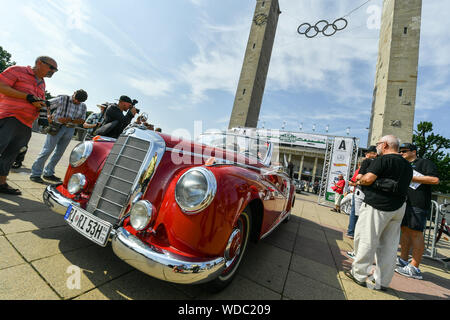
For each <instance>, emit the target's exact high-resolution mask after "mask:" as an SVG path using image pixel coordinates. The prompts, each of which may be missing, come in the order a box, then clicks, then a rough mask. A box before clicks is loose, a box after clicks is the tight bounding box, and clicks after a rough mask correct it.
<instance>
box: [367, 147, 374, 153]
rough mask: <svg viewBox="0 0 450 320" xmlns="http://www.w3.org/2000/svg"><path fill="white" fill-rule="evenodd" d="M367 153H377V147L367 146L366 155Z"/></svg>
mask: <svg viewBox="0 0 450 320" xmlns="http://www.w3.org/2000/svg"><path fill="white" fill-rule="evenodd" d="M368 152H377V147H376V146H369V147H368V148H367V151H366V153H368Z"/></svg>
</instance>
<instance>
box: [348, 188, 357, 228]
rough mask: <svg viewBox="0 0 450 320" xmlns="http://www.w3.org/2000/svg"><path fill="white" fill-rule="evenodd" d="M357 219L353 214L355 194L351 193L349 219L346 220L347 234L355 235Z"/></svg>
mask: <svg viewBox="0 0 450 320" xmlns="http://www.w3.org/2000/svg"><path fill="white" fill-rule="evenodd" d="M357 221H358V216H357V215H356V214H355V194H353V195H352V210H351V211H350V220H349V222H348V228H347V235H348V236H352V237H353V236H354V235H355V226H356V222H357Z"/></svg>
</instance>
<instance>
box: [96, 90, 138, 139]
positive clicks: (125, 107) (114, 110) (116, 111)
mask: <svg viewBox="0 0 450 320" xmlns="http://www.w3.org/2000/svg"><path fill="white" fill-rule="evenodd" d="M137 103H138V101H137V100H131V99H130V98H129V97H127V96H121V97H120V99H119V103H118V104H113V105H110V106H109V107H108V109H106V112H105V120H104V122H103V124H102V126H101V127H100V128H99V129H97V131H96V132H95V134H96V135H101V136H105V137H110V138H115V139H117V138H118V137H119V136H120V134H121V133H122V131H123V129H125V128H126V126H128V125H129V124H130V122H131V120H132V119H133V117H134V116H135V115H136V114H137V113H139V109H136V108H135V107H134V106H135V105H136V104H137ZM124 111H127V113H126V114H125V115H124V114H123V112H124Z"/></svg>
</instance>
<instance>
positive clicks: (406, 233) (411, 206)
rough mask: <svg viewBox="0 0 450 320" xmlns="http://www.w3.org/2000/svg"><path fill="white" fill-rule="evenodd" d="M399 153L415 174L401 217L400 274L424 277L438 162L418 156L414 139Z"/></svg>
mask: <svg viewBox="0 0 450 320" xmlns="http://www.w3.org/2000/svg"><path fill="white" fill-rule="evenodd" d="M400 153H401V154H402V155H403V158H405V159H406V160H407V161H409V163H410V164H411V167H412V168H413V169H414V171H415V173H414V177H413V178H412V181H411V185H410V187H409V188H408V199H407V202H406V212H405V216H404V217H403V221H402V234H401V237H400V246H401V255H400V258H399V259H398V262H397V265H398V268H396V269H395V271H396V272H398V273H399V274H401V275H404V276H407V277H410V278H414V279H418V280H421V279H422V278H423V277H422V273H421V272H420V269H419V264H420V261H421V260H422V255H423V252H424V250H425V242H424V238H423V230H424V229H425V225H426V223H427V217H428V216H429V215H430V209H431V185H433V184H439V178H438V171H437V167H436V165H435V164H434V163H433V162H432V161H430V160H427V159H421V158H418V157H417V147H416V146H415V145H413V144H411V143H404V144H402V145H401V146H400ZM411 249H412V260H411V262H410V263H408V256H409V251H410V250H411Z"/></svg>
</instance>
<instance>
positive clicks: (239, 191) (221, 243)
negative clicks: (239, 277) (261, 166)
mask: <svg viewBox="0 0 450 320" xmlns="http://www.w3.org/2000/svg"><path fill="white" fill-rule="evenodd" d="M188 169H189V168H185V169H183V170H181V171H180V172H178V173H177V174H176V175H175V176H174V178H173V179H172V181H171V182H170V184H169V185H168V188H167V190H166V192H165V195H164V198H163V200H162V203H161V206H160V207H159V212H158V215H157V218H156V221H155V223H154V225H153V229H154V230H158V229H159V228H162V227H164V229H165V231H166V234H167V242H168V244H170V247H173V248H175V249H176V250H179V251H181V252H185V253H189V254H192V255H193V256H204V257H215V256H221V255H223V252H224V250H225V247H226V244H227V242H228V238H229V236H230V234H231V232H232V230H233V227H234V225H235V222H236V221H237V218H238V217H239V215H240V213H241V212H242V211H243V210H244V209H245V208H246V207H247V206H248V204H249V203H250V202H251V201H253V200H255V199H261V197H263V196H264V195H265V194H264V185H263V184H262V183H260V182H259V181H258V180H259V178H258V177H259V176H258V174H257V173H256V172H253V171H251V170H248V169H245V168H240V167H235V166H212V167H208V169H209V170H210V171H211V172H212V173H213V174H214V176H215V178H216V181H217V192H216V196H215V198H214V200H213V201H212V202H211V204H210V205H209V206H208V207H207V208H206V209H205V210H203V211H201V212H199V213H196V214H186V213H184V212H182V210H181V209H180V208H179V206H178V204H177V203H176V201H175V186H176V183H177V181H178V179H179V178H180V177H181V175H182V174H183V173H184V172H186V171H187V170H188Z"/></svg>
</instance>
